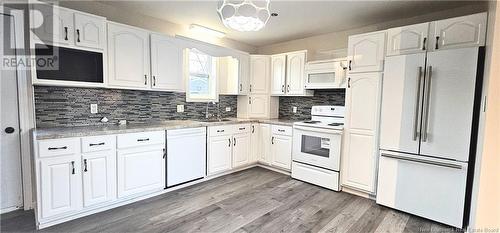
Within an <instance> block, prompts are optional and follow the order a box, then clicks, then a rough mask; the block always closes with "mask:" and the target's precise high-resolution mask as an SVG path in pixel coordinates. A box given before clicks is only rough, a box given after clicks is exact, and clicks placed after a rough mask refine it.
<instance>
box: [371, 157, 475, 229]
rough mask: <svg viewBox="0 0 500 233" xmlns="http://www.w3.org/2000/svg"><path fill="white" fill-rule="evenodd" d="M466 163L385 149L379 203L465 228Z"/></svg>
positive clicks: (379, 183) (381, 160) (379, 177)
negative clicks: (463, 223) (391, 151)
mask: <svg viewBox="0 0 500 233" xmlns="http://www.w3.org/2000/svg"><path fill="white" fill-rule="evenodd" d="M466 178H467V164H466V163H457V162H449V161H446V160H444V161H443V160H437V159H431V158H425V160H423V159H422V156H414V155H407V154H399V153H390V152H387V153H386V152H382V153H381V156H380V160H379V173H378V186H377V190H378V191H377V203H378V204H381V205H385V206H388V207H392V208H394V209H398V210H401V211H405V212H408V213H411V214H414V215H418V216H421V217H424V218H428V219H432V220H434V221H437V222H441V223H444V224H447V225H451V226H455V227H459V228H461V227H462V222H463V214H464V203H465V187H466V180H467V179H466Z"/></svg>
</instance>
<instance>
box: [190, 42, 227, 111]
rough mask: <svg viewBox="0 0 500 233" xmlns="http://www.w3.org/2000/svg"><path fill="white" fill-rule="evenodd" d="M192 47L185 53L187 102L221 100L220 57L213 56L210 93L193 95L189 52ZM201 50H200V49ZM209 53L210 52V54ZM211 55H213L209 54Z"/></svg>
mask: <svg viewBox="0 0 500 233" xmlns="http://www.w3.org/2000/svg"><path fill="white" fill-rule="evenodd" d="M190 51H191V49H189V48H187V49H184V55H183V58H184V59H183V73H184V80H185V82H186V83H185V84H186V102H219V88H217V87H218V82H217V81H218V80H217V67H218V64H217V63H218V59H217V58H216V57H213V56H212V59H213V61H212V69H211V76H212V77H210V78H209V89H210V93H209V94H208V95H191V91H190V90H189V82H190V79H189V74H190V73H189V54H190ZM198 51H199V50H198ZM208 55H209V54H208ZM209 56H211V55H209Z"/></svg>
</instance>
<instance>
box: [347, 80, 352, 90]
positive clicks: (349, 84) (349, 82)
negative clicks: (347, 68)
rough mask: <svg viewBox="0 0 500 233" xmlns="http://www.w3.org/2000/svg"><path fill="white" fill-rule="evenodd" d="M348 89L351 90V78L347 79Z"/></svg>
mask: <svg viewBox="0 0 500 233" xmlns="http://www.w3.org/2000/svg"><path fill="white" fill-rule="evenodd" d="M347 88H351V78H348V79H347Z"/></svg>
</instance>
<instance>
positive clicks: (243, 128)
mask: <svg viewBox="0 0 500 233" xmlns="http://www.w3.org/2000/svg"><path fill="white" fill-rule="evenodd" d="M245 129H246V128H245V127H242V128H238V130H245Z"/></svg>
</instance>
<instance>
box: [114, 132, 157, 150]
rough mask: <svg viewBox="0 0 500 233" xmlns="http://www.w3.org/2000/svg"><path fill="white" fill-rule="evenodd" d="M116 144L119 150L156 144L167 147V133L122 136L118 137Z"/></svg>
mask: <svg viewBox="0 0 500 233" xmlns="http://www.w3.org/2000/svg"><path fill="white" fill-rule="evenodd" d="M116 144H117V148H118V149H121V148H128V147H136V146H147V145H155V144H163V145H165V131H155V132H142V133H129V134H121V135H118V136H117V138H116Z"/></svg>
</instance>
